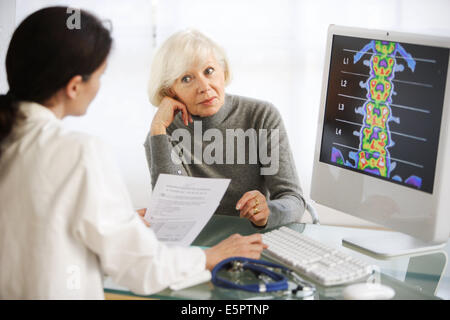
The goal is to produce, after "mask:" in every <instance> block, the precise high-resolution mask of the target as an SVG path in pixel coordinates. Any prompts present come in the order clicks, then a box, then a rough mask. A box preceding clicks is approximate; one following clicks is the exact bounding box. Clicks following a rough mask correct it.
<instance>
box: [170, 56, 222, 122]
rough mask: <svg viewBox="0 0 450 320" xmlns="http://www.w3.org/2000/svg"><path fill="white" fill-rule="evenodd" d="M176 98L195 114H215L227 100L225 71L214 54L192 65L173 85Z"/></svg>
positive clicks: (201, 115) (204, 115) (203, 115)
mask: <svg viewBox="0 0 450 320" xmlns="http://www.w3.org/2000/svg"><path fill="white" fill-rule="evenodd" d="M171 91H172V93H173V94H174V98H175V99H177V100H179V101H180V102H182V103H184V104H185V105H186V107H187V109H188V111H189V112H190V113H191V114H192V115H195V116H200V117H208V116H212V115H213V114H215V113H216V112H217V111H219V109H220V108H221V107H222V106H223V104H224V101H225V73H224V70H223V68H222V66H221V65H220V63H219V62H218V61H217V60H216V58H215V57H214V55H212V54H211V55H210V57H209V58H208V59H206V61H201V62H199V63H198V64H196V65H192V66H191V67H190V68H189V70H187V71H186V72H185V73H184V74H183V75H182V76H181V77H179V78H178V79H177V80H175V82H174V84H173V85H172V87H171Z"/></svg>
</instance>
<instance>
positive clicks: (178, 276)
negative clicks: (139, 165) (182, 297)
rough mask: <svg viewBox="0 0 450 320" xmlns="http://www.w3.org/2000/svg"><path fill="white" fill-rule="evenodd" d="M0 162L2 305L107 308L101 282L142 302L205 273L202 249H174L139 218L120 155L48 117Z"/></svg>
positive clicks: (25, 128)
mask: <svg viewBox="0 0 450 320" xmlns="http://www.w3.org/2000/svg"><path fill="white" fill-rule="evenodd" d="M20 108H21V110H23V112H24V113H25V114H26V116H27V119H26V120H25V121H24V122H23V123H22V124H21V125H18V126H17V127H16V129H15V130H14V132H13V135H11V136H10V138H9V141H6V142H5V145H4V146H5V149H4V151H3V154H2V155H1V157H0V298H1V299H16V298H19V299H103V298H104V293H103V275H104V274H106V275H109V276H111V277H112V280H113V281H114V282H115V283H117V284H119V285H122V286H125V287H128V288H130V289H131V290H132V291H134V292H136V293H138V294H151V293H154V292H157V291H160V290H162V289H164V288H165V287H167V286H168V285H170V284H171V283H173V282H177V281H180V280H183V279H185V278H187V277H190V276H192V275H194V274H197V273H199V272H201V271H203V270H204V269H205V263H206V258H205V254H204V252H203V250H201V249H200V248H194V247H192V248H181V247H168V246H166V245H163V244H161V243H160V242H158V240H157V239H156V237H155V235H154V233H153V232H152V230H151V229H149V228H147V227H146V226H145V225H144V223H143V222H142V221H141V220H140V218H139V217H138V214H137V213H136V212H135V211H134V209H133V206H132V204H131V201H130V198H129V195H128V193H127V190H126V188H125V185H124V183H123V181H122V179H121V175H120V172H119V170H118V167H117V165H116V163H115V162H114V161H113V156H112V153H111V152H109V151H108V149H107V148H106V147H105V146H104V144H102V143H101V142H100V141H98V139H96V138H94V137H91V136H88V135H86V134H82V133H76V132H69V131H67V130H65V129H64V128H63V127H62V124H61V121H60V120H58V119H57V118H56V117H55V115H54V114H53V113H52V112H51V111H50V110H49V109H47V108H45V107H43V106H41V105H39V104H36V103H28V102H22V103H21V105H20Z"/></svg>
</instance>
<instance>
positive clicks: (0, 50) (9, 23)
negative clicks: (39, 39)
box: [0, 0, 16, 93]
mask: <svg viewBox="0 0 450 320" xmlns="http://www.w3.org/2000/svg"><path fill="white" fill-rule="evenodd" d="M15 12H16V1H15V0H10V1H4V0H2V1H0V93H3V92H7V91H8V88H9V87H8V82H7V80H6V70H5V63H4V62H5V59H6V52H7V50H8V43H9V39H11V36H12V33H13V32H14V27H15V17H16V14H15Z"/></svg>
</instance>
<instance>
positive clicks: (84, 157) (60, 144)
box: [54, 128, 109, 165]
mask: <svg viewBox="0 0 450 320" xmlns="http://www.w3.org/2000/svg"><path fill="white" fill-rule="evenodd" d="M54 152H55V153H57V155H56V154H55V158H59V159H60V160H61V161H63V162H64V163H65V164H74V165H76V164H81V163H88V164H89V163H92V162H96V161H101V158H102V157H103V156H104V154H105V153H108V152H109V148H108V146H107V145H106V144H105V143H104V142H103V141H102V140H101V139H100V138H98V137H96V136H93V135H90V134H87V133H84V132H79V131H71V130H67V129H65V128H59V130H57V132H55V136H54Z"/></svg>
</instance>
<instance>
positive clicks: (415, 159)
mask: <svg viewBox="0 0 450 320" xmlns="http://www.w3.org/2000/svg"><path fill="white" fill-rule="evenodd" d="M448 61H449V49H448V48H440V47H432V46H424V45H416V44H408V43H400V42H387V41H381V40H376V39H366V38H358V37H349V36H341V35H333V40H332V48H331V61H330V71H329V77H328V87H327V93H326V102H325V113H324V125H323V132H322V142H321V147H320V158H319V160H320V161H321V162H324V163H327V164H330V165H334V166H338V167H342V168H346V169H348V170H352V171H355V172H359V173H362V174H366V175H370V176H373V177H376V178H379V179H383V180H386V181H390V182H392V183H396V184H401V185H403V186H405V187H410V188H415V189H418V190H421V191H424V192H427V193H430V194H432V193H433V184H434V179H435V169H436V158H437V152H438V143H439V131H440V127H441V117H442V109H443V103H444V93H445V86H446V83H445V82H446V78H447V67H448Z"/></svg>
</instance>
